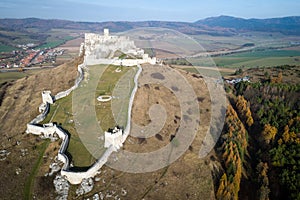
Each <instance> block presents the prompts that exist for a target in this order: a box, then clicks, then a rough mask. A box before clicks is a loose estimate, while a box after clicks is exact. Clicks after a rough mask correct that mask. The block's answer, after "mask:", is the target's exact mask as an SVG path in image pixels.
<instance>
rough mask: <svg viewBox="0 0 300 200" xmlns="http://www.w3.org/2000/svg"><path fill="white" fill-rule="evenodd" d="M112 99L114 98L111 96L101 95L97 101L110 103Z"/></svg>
mask: <svg viewBox="0 0 300 200" xmlns="http://www.w3.org/2000/svg"><path fill="white" fill-rule="evenodd" d="M111 99H112V96H109V95H101V96H99V97H97V100H98V101H100V102H107V101H110V100H111Z"/></svg>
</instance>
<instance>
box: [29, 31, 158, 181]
mask: <svg viewBox="0 0 300 200" xmlns="http://www.w3.org/2000/svg"><path fill="white" fill-rule="evenodd" d="M89 37H92V35H87V38H86V40H89ZM93 37H94V36H93ZM97 37H98V36H97ZM105 37H112V38H113V39H114V36H107V35H106V36H105ZM101 39H103V38H101ZM105 39H108V38H105ZM108 40H109V39H108ZM85 45H87V44H85ZM81 49H82V48H81ZM85 51H86V49H85ZM82 52H83V51H82ZM147 58H148V57H147ZM149 59H150V58H149ZM125 60H126V59H125ZM127 60H128V61H125V66H133V65H137V66H138V68H139V69H138V72H137V73H136V75H135V77H134V83H135V86H134V89H133V91H132V93H131V96H130V100H129V108H128V120H127V125H126V128H125V130H124V133H123V135H122V138H121V140H120V141H119V140H118V144H115V145H114V144H112V145H110V146H109V147H108V148H107V149H106V151H105V153H104V154H103V155H102V157H101V158H100V159H98V160H97V161H96V162H95V163H94V164H93V165H92V166H91V167H90V168H89V169H88V170H87V171H85V172H74V171H71V170H70V161H69V158H68V157H67V155H66V154H65V151H66V149H67V147H68V144H69V139H70V138H69V135H68V134H67V133H66V132H65V131H63V129H61V128H60V127H58V126H57V125H56V124H53V123H48V124H43V125H39V124H38V123H40V122H41V121H43V120H44V119H45V118H46V116H47V114H48V112H49V108H50V104H52V103H53V102H55V101H56V100H58V99H61V98H63V97H66V96H68V95H69V94H70V93H71V92H72V91H73V90H74V89H76V88H77V87H78V86H79V84H80V82H81V81H82V80H83V78H84V68H85V67H86V66H87V65H92V64H93V63H96V64H99V63H97V62H98V61H97V60H96V59H95V60H93V59H90V58H89V57H88V56H85V58H84V62H83V63H82V64H80V65H79V66H78V72H79V75H78V77H77V78H76V80H75V83H74V86H72V87H71V88H69V89H68V90H66V91H62V92H59V93H58V94H56V95H55V96H53V97H52V96H51V92H49V91H46V92H43V93H42V97H43V104H42V105H41V106H40V111H42V112H41V114H39V115H38V116H37V117H36V118H34V119H33V120H32V121H31V122H30V123H28V124H27V130H26V132H27V133H32V134H35V135H41V136H44V137H45V138H53V137H55V136H56V135H57V136H58V137H59V138H60V139H61V140H62V144H61V146H60V149H59V151H58V159H59V160H60V161H61V162H63V163H64V164H63V167H62V170H61V172H60V173H61V175H62V176H64V177H65V178H66V179H67V180H68V181H69V182H70V183H71V184H79V183H81V182H82V180H83V179H87V178H91V177H94V176H95V175H97V174H98V173H99V170H100V168H101V167H102V166H103V165H104V164H105V163H106V162H107V160H108V158H109V156H110V155H111V153H112V152H113V151H116V150H117V149H118V147H120V146H122V144H123V143H124V142H125V140H126V138H127V136H128V135H129V132H130V123H131V109H132V104H133V100H134V96H135V93H136V91H137V85H138V77H139V75H140V73H141V71H142V68H141V66H140V64H142V61H137V59H127ZM129 60H130V61H129ZM101 61H103V60H101ZM122 61H123V62H124V60H122ZM155 61H156V60H155ZM103 62H104V61H103ZM105 62H106V61H105ZM119 62H120V61H119V60H118V61H115V62H113V64H116V65H120V63H119ZM139 62H141V63H139ZM107 64H112V63H107ZM123 65H124V64H123ZM117 146H118V147H117Z"/></svg>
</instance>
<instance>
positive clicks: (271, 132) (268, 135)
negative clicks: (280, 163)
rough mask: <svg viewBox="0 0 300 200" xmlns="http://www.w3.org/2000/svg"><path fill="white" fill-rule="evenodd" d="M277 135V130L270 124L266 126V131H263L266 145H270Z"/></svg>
mask: <svg viewBox="0 0 300 200" xmlns="http://www.w3.org/2000/svg"><path fill="white" fill-rule="evenodd" d="M276 134H277V128H276V127H274V126H271V125H270V124H265V126H264V130H263V131H262V136H263V140H264V142H265V143H266V144H269V143H270V141H271V140H273V139H274V138H275V136H276Z"/></svg>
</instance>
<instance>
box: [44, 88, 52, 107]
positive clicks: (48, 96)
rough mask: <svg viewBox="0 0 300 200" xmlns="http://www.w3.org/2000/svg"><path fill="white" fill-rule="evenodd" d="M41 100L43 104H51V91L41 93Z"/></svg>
mask: <svg viewBox="0 0 300 200" xmlns="http://www.w3.org/2000/svg"><path fill="white" fill-rule="evenodd" d="M42 99H43V103H44V104H46V103H50V104H53V97H52V95H51V91H49V90H46V91H43V92H42Z"/></svg>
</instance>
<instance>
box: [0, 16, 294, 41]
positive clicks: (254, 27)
mask: <svg viewBox="0 0 300 200" xmlns="http://www.w3.org/2000/svg"><path fill="white" fill-rule="evenodd" d="M140 27H162V28H170V29H174V30H177V31H180V32H182V33H185V34H190V35H195V34H209V35H224V36H230V35H234V34H237V33H239V32H244V31H263V32H281V33H283V34H287V35H300V17H283V18H272V19H243V18H235V17H230V16H220V17H211V18H206V19H203V20H199V21H196V22H194V23H188V22H168V21H142V22H127V21H116V22H113V21H111V22H74V21H68V20H57V19H38V18H26V19H0V30H16V31H24V32H26V31H28V30H29V29H31V28H36V29H38V30H39V31H41V32H45V33H46V32H47V31H49V30H50V29H52V28H63V29H75V30H89V31H93V32H100V31H102V29H103V28H109V29H110V30H111V31H112V32H119V31H126V30H130V29H133V28H140Z"/></svg>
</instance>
